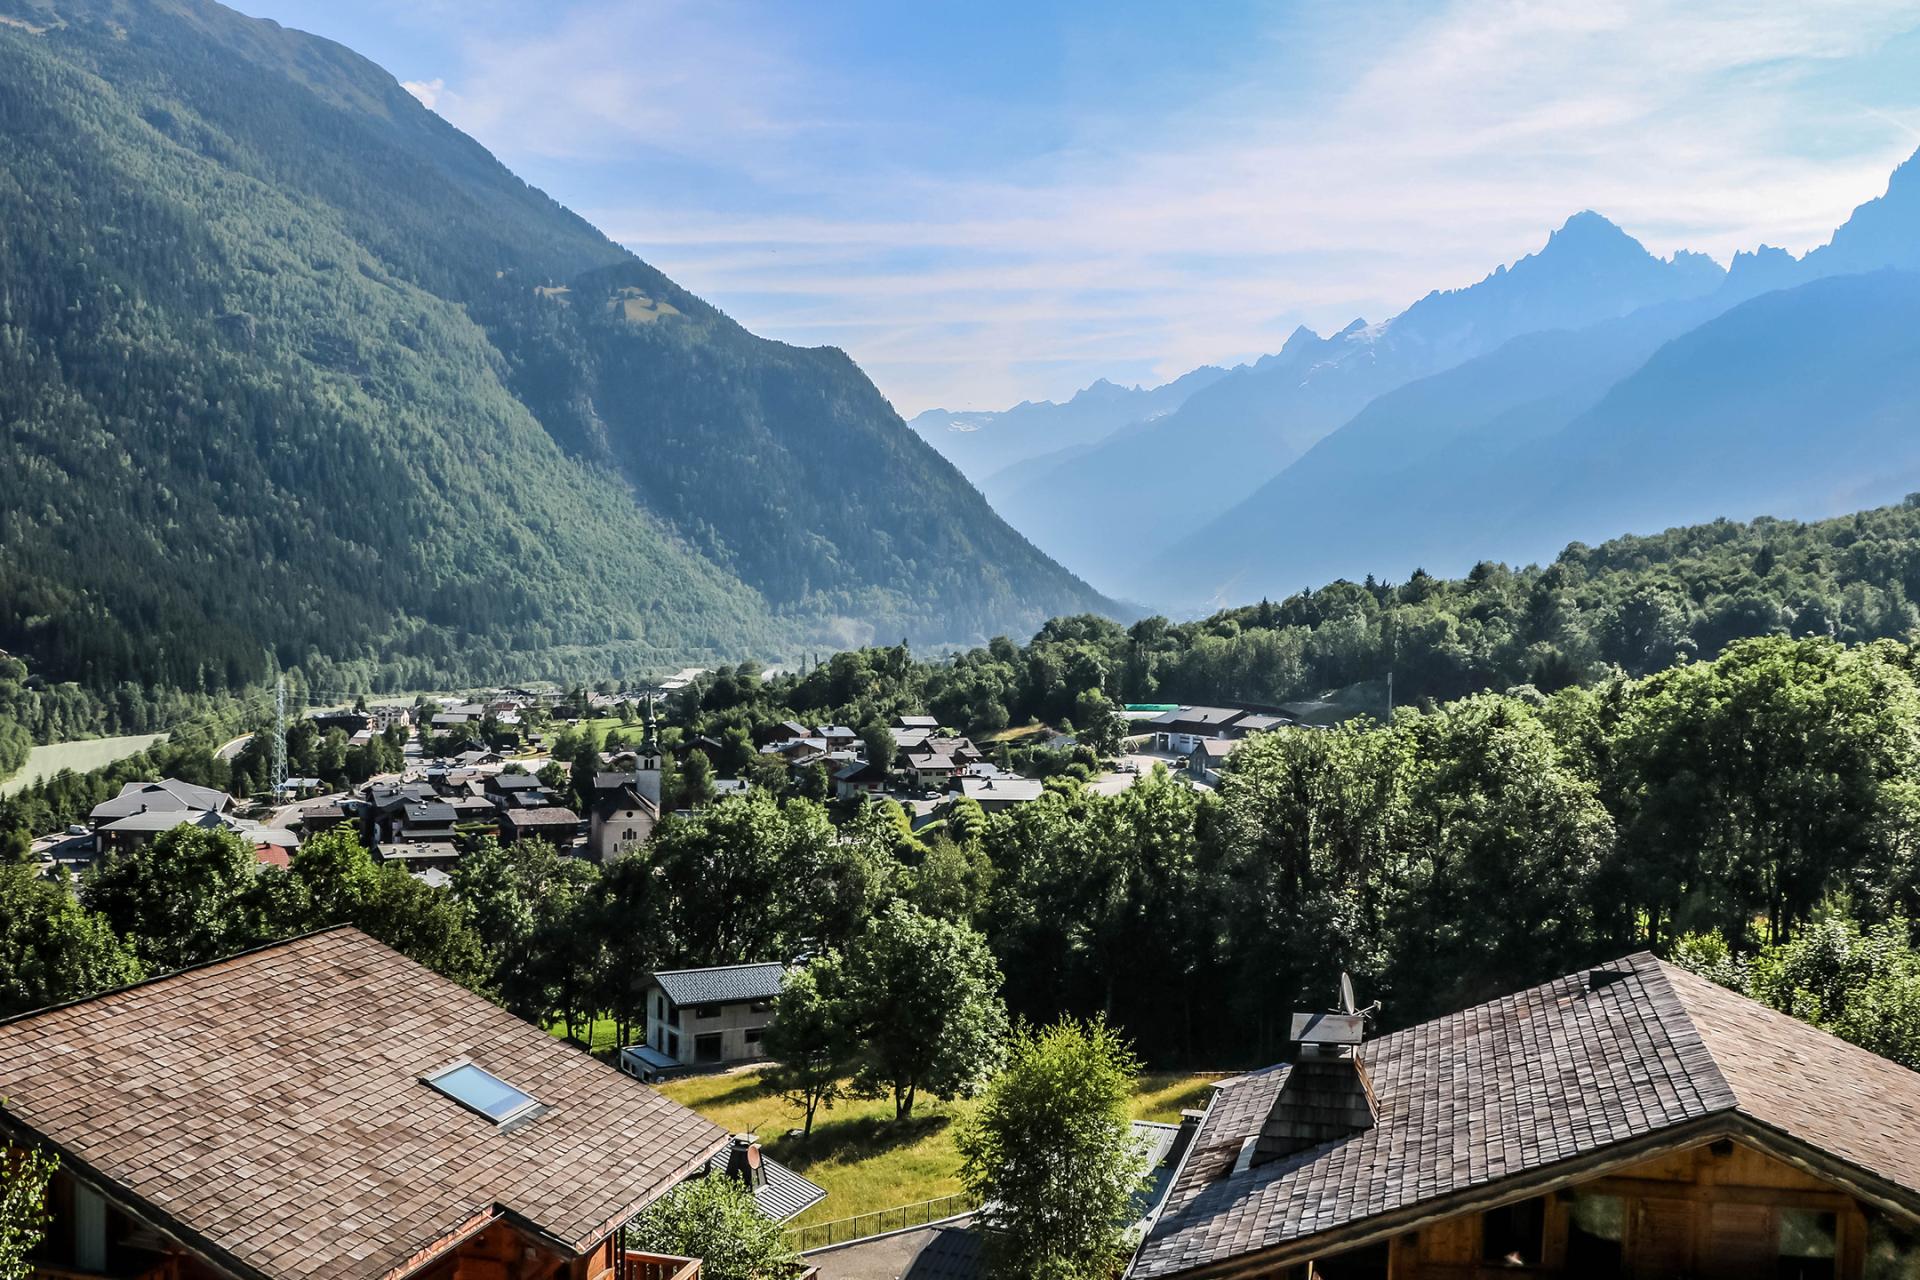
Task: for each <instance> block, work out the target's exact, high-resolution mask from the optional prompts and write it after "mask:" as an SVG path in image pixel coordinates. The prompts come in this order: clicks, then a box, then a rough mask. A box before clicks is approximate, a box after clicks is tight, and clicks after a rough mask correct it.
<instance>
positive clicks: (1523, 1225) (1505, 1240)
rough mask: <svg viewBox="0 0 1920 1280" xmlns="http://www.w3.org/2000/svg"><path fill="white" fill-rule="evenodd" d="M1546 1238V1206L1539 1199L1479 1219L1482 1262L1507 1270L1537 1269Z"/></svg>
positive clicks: (1496, 1211)
mask: <svg viewBox="0 0 1920 1280" xmlns="http://www.w3.org/2000/svg"><path fill="white" fill-rule="evenodd" d="M1546 1234H1547V1202H1546V1201H1545V1200H1542V1199H1541V1198H1539V1197H1538V1196H1536V1197H1534V1198H1533V1199H1531V1200H1522V1201H1520V1202H1519V1203H1518V1204H1503V1205H1501V1206H1500V1207H1499V1208H1498V1209H1489V1210H1488V1211H1487V1212H1485V1213H1483V1214H1481V1215H1480V1260H1481V1261H1483V1262H1491V1263H1494V1264H1495V1265H1497V1266H1506V1267H1537V1266H1539V1265H1540V1255H1541V1253H1542V1249H1541V1244H1542V1242H1543V1241H1544V1240H1545V1239H1546Z"/></svg>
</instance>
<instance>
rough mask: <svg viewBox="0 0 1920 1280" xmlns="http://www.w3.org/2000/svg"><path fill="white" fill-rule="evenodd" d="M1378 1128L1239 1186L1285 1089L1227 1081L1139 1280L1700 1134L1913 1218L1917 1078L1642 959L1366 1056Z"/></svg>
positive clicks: (1353, 1236)
mask: <svg viewBox="0 0 1920 1280" xmlns="http://www.w3.org/2000/svg"><path fill="white" fill-rule="evenodd" d="M1360 1056H1361V1058H1362V1060H1363V1061H1364V1063H1365V1065H1366V1071H1367V1074H1368V1077H1369V1078H1370V1080H1371V1082H1372V1085H1373V1089H1374V1094H1375V1097H1376V1100H1377V1102H1378V1107H1379V1114H1378V1123H1377V1124H1376V1126H1375V1127H1374V1128H1372V1129H1369V1130H1367V1131H1365V1132H1363V1133H1357V1134H1355V1135H1353V1136H1352V1137H1348V1138H1343V1139H1339V1140H1336V1141H1334V1142H1330V1143H1327V1144H1325V1145H1322V1146H1320V1147H1316V1148H1314V1149H1313V1150H1310V1151H1306V1152H1302V1153H1300V1154H1299V1155H1296V1156H1293V1157H1290V1158H1288V1159H1284V1160H1278V1161H1274V1162H1271V1163H1267V1164H1252V1165H1251V1166H1250V1167H1244V1168H1241V1169H1240V1170H1239V1171H1238V1172H1236V1171H1235V1166H1236V1162H1237V1161H1238V1159H1239V1156H1240V1151H1241V1148H1242V1146H1243V1145H1244V1144H1245V1143H1246V1141H1247V1139H1249V1138H1251V1137H1253V1136H1254V1135H1257V1134H1258V1133H1259V1132H1260V1129H1261V1126H1262V1123H1263V1122H1264V1121H1265V1120H1266V1118H1267V1116H1268V1114H1269V1112H1270V1111H1271V1110H1272V1107H1273V1104H1274V1100H1275V1098H1276V1097H1277V1096H1278V1095H1279V1092H1280V1089H1281V1086H1282V1085H1283V1084H1285V1082H1286V1079H1287V1075H1288V1072H1289V1071H1290V1070H1291V1068H1290V1067H1289V1066H1286V1065H1281V1066H1277V1067H1270V1068H1267V1069H1265V1070H1263V1071H1257V1072H1254V1073H1252V1074H1250V1075H1246V1076H1242V1077H1240V1078H1238V1079H1236V1080H1231V1081H1228V1082H1226V1083H1224V1084H1222V1085H1221V1086H1220V1087H1219V1089H1218V1090H1217V1092H1216V1093H1215V1095H1214V1098H1213V1101H1212V1104H1211V1105H1210V1106H1209V1108H1208V1110H1207V1115H1206V1118H1205V1120H1203V1121H1202V1123H1201V1126H1200V1129H1199V1132H1198V1133H1197V1134H1196V1135H1195V1137H1194V1141H1193V1144H1192V1146H1191V1147H1190V1148H1189V1151H1188V1154H1187V1156H1186V1159H1185V1162H1184V1164H1183V1165H1182V1167H1181V1170H1180V1172H1179V1174H1178V1176H1177V1178H1176V1179H1175V1183H1174V1188H1173V1191H1172V1193H1171V1194H1170V1195H1169V1197H1168V1199H1167V1203H1166V1205H1165V1207H1164V1208H1163V1209H1162V1211H1161V1213H1160V1215H1159V1217H1158V1219H1157V1220H1156V1221H1155V1223H1154V1225H1153V1227H1152V1230H1151V1231H1150V1232H1149V1233H1148V1235H1147V1238H1146V1240H1145V1241H1144V1242H1143V1244H1142V1245H1141V1248H1140V1250H1139V1252H1138V1254H1137V1255H1136V1257H1135V1259H1134V1262H1133V1265H1132V1267H1131V1268H1130V1270H1129V1271H1128V1275H1129V1276H1132V1277H1159V1276H1172V1275H1179V1274H1183V1273H1186V1272H1189V1271H1198V1270H1202V1269H1205V1268H1208V1267H1211V1266H1213V1265H1214V1264H1218V1263H1223V1262H1225V1261H1227V1260H1229V1259H1234V1258H1243V1257H1244V1256H1245V1255H1248V1254H1253V1253H1264V1254H1267V1255H1269V1257H1270V1258H1271V1259H1272V1261H1273V1262H1274V1263H1275V1264H1276V1265H1278V1264H1281V1263H1285V1262H1289V1261H1294V1260H1297V1259H1298V1258H1303V1257H1306V1256H1311V1254H1312V1253H1313V1252H1314V1251H1315V1246H1316V1244H1318V1243H1326V1242H1330V1241H1331V1240H1333V1239H1334V1237H1333V1236H1332V1235H1331V1233H1336V1232H1337V1233H1339V1235H1338V1237H1337V1239H1338V1242H1339V1245H1340V1247H1345V1246H1347V1245H1350V1244H1357V1243H1361V1242H1364V1241H1365V1240H1366V1239H1370V1238H1374V1237H1373V1236H1371V1235H1369V1229H1370V1228H1377V1229H1378V1233H1379V1234H1381V1235H1384V1234H1387V1233H1389V1232H1392V1231H1396V1230H1400V1229H1403V1228H1404V1227H1405V1225H1406V1224H1407V1222H1409V1221H1411V1220H1413V1219H1415V1218H1417V1217H1419V1216H1420V1215H1421V1214H1423V1213H1430V1212H1434V1211H1438V1210H1441V1209H1444V1208H1445V1207H1446V1206H1447V1205H1448V1204H1450V1203H1453V1202H1456V1201H1464V1200H1466V1199H1470V1198H1474V1197H1478V1198H1480V1199H1482V1200H1485V1199H1486V1198H1488V1197H1494V1198H1497V1197H1498V1196H1499V1194H1500V1193H1501V1190H1502V1188H1508V1189H1510V1190H1511V1193H1512V1195H1513V1197H1515V1198H1518V1197H1519V1196H1521V1195H1526V1194H1534V1193H1536V1192H1537V1191H1538V1190H1539V1189H1541V1186H1542V1185H1543V1184H1544V1183H1546V1182H1550V1181H1552V1180H1553V1179H1555V1178H1558V1177H1563V1176H1566V1175H1568V1174H1570V1173H1579V1172H1581V1171H1582V1170H1584V1169H1588V1168H1591V1169H1592V1170H1593V1171H1595V1172H1598V1171H1599V1170H1600V1169H1601V1168H1602V1167H1604V1166H1606V1165H1607V1164H1608V1163H1609V1161H1610V1160H1612V1159H1619V1160H1622V1161H1624V1160H1628V1159H1632V1158H1638V1157H1639V1155H1640V1153H1642V1152H1643V1151H1645V1150H1647V1149H1649V1148H1650V1147H1652V1146H1656V1145H1658V1144H1660V1143H1661V1142H1662V1141H1663V1140H1664V1141H1667V1142H1678V1141H1686V1140H1691V1139H1692V1138H1693V1137H1694V1136H1695V1135H1700V1136H1706V1135H1710V1134H1733V1133H1741V1134H1745V1135H1747V1136H1749V1137H1752V1138H1755V1139H1758V1140H1761V1141H1763V1142H1765V1143H1768V1144H1771V1145H1772V1146H1773V1147H1774V1148H1776V1149H1781V1150H1785V1151H1788V1152H1790V1153H1791V1154H1793V1155H1795V1156H1797V1157H1800V1158H1801V1159H1803V1160H1807V1161H1809V1162H1811V1163H1814V1164H1816V1165H1818V1166H1819V1167H1820V1168H1821V1169H1822V1170H1823V1172H1824V1173H1826V1174H1827V1175H1828V1176H1830V1177H1833V1178H1835V1179H1836V1180H1841V1181H1844V1183H1845V1184H1846V1185H1848V1186H1849V1187H1851V1188H1852V1189H1853V1190H1854V1191H1855V1192H1856V1194H1861V1195H1864V1196H1867V1197H1869V1198H1871V1199H1874V1200H1877V1201H1879V1202H1881V1203H1884V1204H1889V1205H1893V1206H1895V1207H1898V1208H1902V1209H1904V1210H1905V1211H1906V1212H1907V1213H1909V1214H1912V1213H1916V1212H1920V1075H1916V1074H1915V1073H1913V1072H1911V1071H1908V1070H1906V1069H1905V1068H1904V1067H1901V1066H1898V1065H1897V1064H1895V1063H1892V1062H1889V1061H1887V1060H1886V1059H1884V1058H1879V1057H1876V1056H1874V1055H1873V1054H1871V1053H1868V1052H1866V1051H1865V1050H1863V1049H1860V1048H1857V1047H1855V1046H1853V1045H1850V1044H1847V1043H1845V1042H1844V1041H1841V1040H1839V1039H1836V1038H1835V1037H1833V1036H1830V1035H1827V1034H1826V1033H1825V1032H1823V1031H1820V1030H1818V1029H1816V1028H1814V1027H1812V1026H1810V1025H1808V1024H1807V1023H1804V1022H1800V1021H1798V1020H1797V1019H1794V1018H1791V1017H1788V1016H1787V1015H1785V1014H1782V1013H1779V1012H1776V1011H1775V1010H1772V1009H1769V1008H1766V1007H1765V1006H1763V1005H1760V1004H1757V1003H1755V1002H1754V1001H1751V1000H1748V999H1746V998H1745V997H1743V996H1739V995H1736V994H1734V993H1733V992H1730V991H1727V990H1726V989H1724V988H1722V987H1718V986H1716V985H1714V984H1713V983H1711V982H1708V981H1707V980H1706V979H1704V978H1701V977H1698V976H1696V975H1694V974H1691V973H1688V972H1686V971H1685V970H1681V969H1676V968H1674V967H1672V966H1670V965H1667V964H1665V963H1663V962H1662V961H1660V960H1658V959H1656V958H1655V957H1654V956H1652V955H1650V954H1647V953H1641V954H1637V955H1633V956H1628V957H1627V958H1625V959H1623V960H1619V961H1616V962H1614V963H1611V964H1608V965H1605V966H1602V967H1600V968H1598V969H1594V970H1588V971H1582V972H1580V973H1577V974H1572V975H1569V976H1567V977H1564V978H1560V979H1558V980H1556V981H1554V982H1550V983H1547V984H1545V985H1544V986H1539V987H1533V988H1531V989H1529V990H1525V991H1521V992H1517V993H1515V994H1513V995H1509V996H1505V997H1502V998H1501V999H1498V1000H1494V1001H1491V1002H1490V1003H1487V1004H1483V1005H1479V1006H1476V1007H1474V1008H1471V1009H1467V1010H1464V1011H1462V1012H1460V1013H1455V1014H1449V1015H1447V1016H1446V1017H1442V1018H1436V1019H1435V1020H1433V1021H1431V1022H1426V1023H1422V1024H1420V1025H1418V1026H1414V1027H1409V1028H1407V1029H1406V1030H1404V1031H1397V1032H1394V1033H1392V1034H1390V1035H1386V1036H1382V1037H1381V1038H1380V1039H1378V1040H1375V1041H1372V1042H1369V1043H1368V1044H1366V1045H1365V1046H1364V1047H1363V1048H1362V1050H1361V1055H1360Z"/></svg>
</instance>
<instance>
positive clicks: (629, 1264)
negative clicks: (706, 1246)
mask: <svg viewBox="0 0 1920 1280" xmlns="http://www.w3.org/2000/svg"><path fill="white" fill-rule="evenodd" d="M619 1280H700V1259H698V1258H676V1257H673V1256H672V1255H670V1254H665V1253H636V1252H634V1251H633V1250H632V1249H628V1250H627V1251H626V1252H624V1253H622V1254H621V1255H620V1275H619Z"/></svg>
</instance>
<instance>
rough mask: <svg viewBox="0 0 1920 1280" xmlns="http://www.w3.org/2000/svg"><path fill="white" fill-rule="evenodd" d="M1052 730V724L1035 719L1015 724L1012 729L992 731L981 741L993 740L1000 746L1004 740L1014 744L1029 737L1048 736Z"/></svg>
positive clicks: (992, 741)
mask: <svg viewBox="0 0 1920 1280" xmlns="http://www.w3.org/2000/svg"><path fill="white" fill-rule="evenodd" d="M1052 732H1053V726H1052V725H1049V724H1041V723H1039V722H1038V721H1035V722H1034V723H1033V724H1019V725H1014V726H1013V727H1012V728H1010V729H1002V730H1000V731H999V732H998V733H990V734H988V735H987V736H986V737H984V738H982V739H981V741H982V742H991V743H993V744H994V745H995V746H998V745H999V744H1000V743H1002V742H1005V743H1008V744H1009V745H1014V744H1018V743H1020V742H1022V741H1024V740H1025V739H1027V738H1043V737H1046V736H1047V735H1048V734H1051V733H1052Z"/></svg>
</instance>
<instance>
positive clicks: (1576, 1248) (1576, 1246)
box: [1567, 1191, 1627, 1280]
mask: <svg viewBox="0 0 1920 1280" xmlns="http://www.w3.org/2000/svg"><path fill="white" fill-rule="evenodd" d="M1626 1238H1627V1205H1626V1201H1624V1200H1622V1199H1621V1198H1620V1197H1619V1196H1603V1195H1596V1194H1594V1193H1593V1192H1590V1191H1576V1192H1574V1193H1573V1197H1572V1200H1571V1201H1570V1203H1569V1204H1568V1205H1567V1274H1568V1275H1569V1276H1582V1277H1584V1276H1594V1277H1598V1276H1606V1277H1609V1280H1611V1278H1612V1277H1614V1276H1618V1275H1620V1274H1621V1269H1622V1267H1623V1265H1624V1263H1625V1261H1626Z"/></svg>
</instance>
